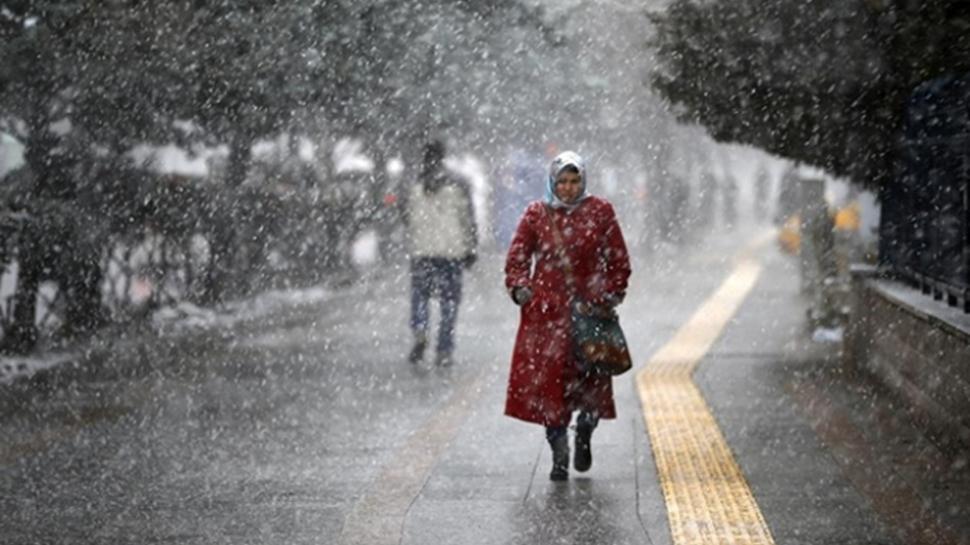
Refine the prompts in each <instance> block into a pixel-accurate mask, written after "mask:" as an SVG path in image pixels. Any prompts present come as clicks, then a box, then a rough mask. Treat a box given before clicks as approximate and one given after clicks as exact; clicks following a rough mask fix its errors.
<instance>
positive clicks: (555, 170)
mask: <svg viewBox="0 0 970 545" xmlns="http://www.w3.org/2000/svg"><path fill="white" fill-rule="evenodd" d="M568 167H575V168H576V170H578V171H579V179H580V181H581V182H582V189H581V190H580V193H579V197H578V198H577V199H576V201H575V202H571V203H565V202H562V201H561V200H560V199H559V197H557V196H556V178H557V177H559V173H561V172H562V171H563V170H564V169H566V168H568ZM587 197H589V194H588V193H587V192H586V161H583V158H582V157H580V156H579V154H578V153H576V152H574V151H564V152H562V153H560V154H559V155H557V156H556V158H555V159H553V160H552V163H550V164H549V179H548V180H547V181H546V202H547V203H549V205H550V206H552V207H553V208H565V209H567V210H572V209H574V208H576V207H577V206H579V203H581V202H583V199H585V198H587Z"/></svg>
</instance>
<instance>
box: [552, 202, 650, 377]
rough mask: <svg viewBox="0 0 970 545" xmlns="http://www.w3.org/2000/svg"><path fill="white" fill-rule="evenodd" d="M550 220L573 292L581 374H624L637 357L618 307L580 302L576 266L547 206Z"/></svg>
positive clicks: (573, 322) (575, 347)
mask: <svg viewBox="0 0 970 545" xmlns="http://www.w3.org/2000/svg"><path fill="white" fill-rule="evenodd" d="M545 212H546V217H547V218H548V219H549V224H550V225H551V226H552V237H553V241H554V242H555V245H556V257H557V258H558V261H559V265H560V266H561V267H562V269H563V273H564V274H565V276H566V288H567V289H568V290H569V301H570V303H569V306H570V324H571V328H570V329H571V331H570V333H571V337H572V344H573V356H574V358H575V360H576V364H577V365H578V366H579V369H580V371H582V372H583V373H586V374H596V375H608V376H613V375H621V374H623V373H625V372H627V371H629V370H630V369H631V368H632V367H633V358H631V357H630V350H629V348H628V347H627V344H626V336H625V335H624V334H623V329H622V328H621V327H620V317H619V315H617V313H616V309H614V308H602V307H595V306H593V305H589V304H586V303H584V302H583V301H580V300H579V297H578V296H577V293H576V279H575V277H574V276H573V267H572V263H570V262H569V257H568V256H566V249H565V247H564V245H563V240H562V234H561V233H560V232H559V227H558V226H556V222H555V220H554V219H553V217H552V214H551V213H550V212H549V207H548V206H546V207H545Z"/></svg>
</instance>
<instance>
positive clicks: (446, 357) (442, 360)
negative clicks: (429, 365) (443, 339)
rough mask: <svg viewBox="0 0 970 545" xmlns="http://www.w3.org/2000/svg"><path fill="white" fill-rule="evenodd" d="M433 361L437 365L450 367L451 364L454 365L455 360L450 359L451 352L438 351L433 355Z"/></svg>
mask: <svg viewBox="0 0 970 545" xmlns="http://www.w3.org/2000/svg"><path fill="white" fill-rule="evenodd" d="M434 363H435V365H437V366H438V367H451V366H452V365H454V363H455V360H454V359H452V357H451V354H450V353H448V352H438V355H437V357H435V360H434Z"/></svg>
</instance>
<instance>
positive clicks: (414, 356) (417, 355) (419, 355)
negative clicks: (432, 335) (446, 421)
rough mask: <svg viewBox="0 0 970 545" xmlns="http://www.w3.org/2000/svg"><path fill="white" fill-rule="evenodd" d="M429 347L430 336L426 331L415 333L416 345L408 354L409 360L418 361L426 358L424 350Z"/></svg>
mask: <svg viewBox="0 0 970 545" xmlns="http://www.w3.org/2000/svg"><path fill="white" fill-rule="evenodd" d="M427 347H428V336H427V334H425V333H415V335H414V346H413V347H412V348H411V353H410V354H408V361H409V362H411V363H418V362H420V361H421V360H423V359H424V350H425V348H427Z"/></svg>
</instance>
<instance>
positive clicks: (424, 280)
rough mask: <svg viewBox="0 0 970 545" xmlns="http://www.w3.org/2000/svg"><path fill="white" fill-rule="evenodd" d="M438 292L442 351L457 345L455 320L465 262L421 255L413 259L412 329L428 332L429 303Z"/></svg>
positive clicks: (420, 333) (421, 332)
mask: <svg viewBox="0 0 970 545" xmlns="http://www.w3.org/2000/svg"><path fill="white" fill-rule="evenodd" d="M434 294H437V296H438V299H439V302H440V307H441V323H440V324H439V326H438V346H437V349H438V353H439V354H451V352H452V351H453V350H454V348H455V339H454V337H455V321H456V320H457V318H458V303H459V302H461V261H460V260H458V259H446V258H442V257H419V258H417V259H415V260H413V261H412V262H411V330H412V331H413V332H414V333H415V335H427V332H428V322H429V320H430V315H429V308H428V302H429V301H430V299H431V296H432V295H434Z"/></svg>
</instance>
